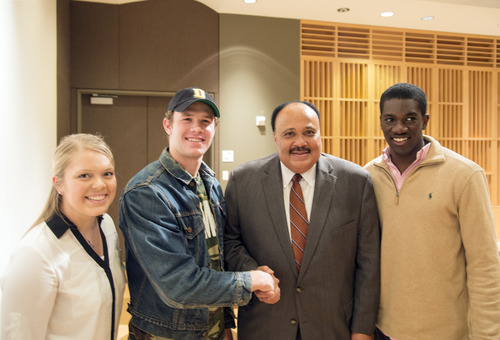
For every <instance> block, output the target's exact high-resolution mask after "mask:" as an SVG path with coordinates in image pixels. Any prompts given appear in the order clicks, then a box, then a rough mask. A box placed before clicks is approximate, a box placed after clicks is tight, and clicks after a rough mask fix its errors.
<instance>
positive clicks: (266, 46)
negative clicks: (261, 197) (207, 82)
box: [218, 14, 300, 188]
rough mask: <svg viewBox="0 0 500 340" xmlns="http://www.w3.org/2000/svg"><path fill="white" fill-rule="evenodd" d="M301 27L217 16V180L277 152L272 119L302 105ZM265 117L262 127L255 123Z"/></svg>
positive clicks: (284, 22) (288, 22) (295, 22)
mask: <svg viewBox="0 0 500 340" xmlns="http://www.w3.org/2000/svg"><path fill="white" fill-rule="evenodd" d="M299 34H300V22H299V21H298V20H291V19H277V18H267V17H256V16H243V15H230V14H222V15H220V86H219V88H220V98H219V103H220V109H221V124H220V126H219V133H220V135H219V136H220V152H221V153H222V151H223V150H232V151H234V162H222V157H220V159H221V162H220V163H219V165H220V171H219V173H218V177H219V179H220V182H221V184H222V186H223V187H224V188H225V185H226V183H227V181H225V180H223V179H222V172H223V171H228V172H229V173H230V171H231V170H233V169H234V168H235V167H237V166H238V165H240V164H243V163H245V162H247V161H250V160H253V159H257V158H260V157H264V156H266V155H268V154H271V153H274V152H275V147H274V139H273V133H272V130H271V113H272V111H273V109H274V108H275V107H276V106H278V105H279V104H281V103H283V102H287V101H291V100H299V99H300V83H299V81H300V55H299V52H300V39H299ZM257 116H265V117H266V124H265V127H257V125H256V117H257Z"/></svg>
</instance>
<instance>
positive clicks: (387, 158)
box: [382, 143, 431, 164]
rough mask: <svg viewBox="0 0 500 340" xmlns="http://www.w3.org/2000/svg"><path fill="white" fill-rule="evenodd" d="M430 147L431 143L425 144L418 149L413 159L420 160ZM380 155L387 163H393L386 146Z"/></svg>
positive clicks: (389, 149)
mask: <svg viewBox="0 0 500 340" xmlns="http://www.w3.org/2000/svg"><path fill="white" fill-rule="evenodd" d="M430 148H431V143H427V144H425V145H424V146H423V147H422V149H420V150H418V152H417V158H416V159H415V161H414V162H413V163H415V162H422V161H423V160H424V159H425V157H427V154H428V153H429V149H430ZM382 155H383V157H384V161H385V162H386V163H387V164H393V163H392V158H391V148H390V147H389V146H387V147H386V148H385V149H384V151H382Z"/></svg>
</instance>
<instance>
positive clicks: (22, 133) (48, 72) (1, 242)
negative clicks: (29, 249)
mask: <svg viewBox="0 0 500 340" xmlns="http://www.w3.org/2000/svg"><path fill="white" fill-rule="evenodd" d="M56 42H57V36H56V0H0V271H3V269H4V267H5V264H6V262H7V260H8V258H9V254H10V252H11V250H12V248H13V246H14V244H15V242H16V240H17V239H19V237H20V236H21V235H22V234H23V232H24V231H25V230H26V229H27V228H28V227H29V226H30V225H31V224H32V223H33V222H34V220H35V219H36V218H37V217H38V215H39V214H40V212H41V209H42V208H43V205H44V203H45V199H46V197H47V195H48V189H49V187H50V182H51V173H52V170H51V168H52V163H51V162H52V153H53V151H54V148H55V146H56V143H57V140H56V79H57V74H56V61H57V60H56V59H57V58H56Z"/></svg>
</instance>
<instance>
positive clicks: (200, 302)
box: [119, 149, 252, 339]
mask: <svg viewBox="0 0 500 340" xmlns="http://www.w3.org/2000/svg"><path fill="white" fill-rule="evenodd" d="M199 173H200V176H201V178H202V180H203V182H204V184H205V188H206V190H207V193H208V196H209V200H210V205H211V207H212V211H213V213H214V217H215V220H216V222H217V232H218V235H219V246H220V249H221V256H222V257H223V256H224V254H223V228H224V223H225V219H226V203H225V201H224V198H223V196H222V189H221V187H220V184H219V182H218V181H217V180H216V179H215V174H214V172H213V171H212V170H211V169H210V168H209V167H208V166H207V165H206V164H205V163H202V165H201V167H200V170H199ZM199 206H200V201H199V198H198V196H197V195H196V182H195V180H194V178H193V177H192V176H191V175H190V174H189V173H188V172H187V171H186V170H185V169H184V168H183V167H182V166H181V165H180V164H179V163H178V162H177V161H175V160H174V159H173V158H172V157H171V156H170V154H169V152H168V149H165V150H164V151H163V153H162V154H161V156H160V158H159V160H157V161H155V162H153V163H151V164H149V165H147V166H146V167H145V168H144V169H142V170H141V171H140V172H139V173H138V174H137V175H135V176H134V177H133V178H132V179H131V180H130V182H129V183H128V184H127V186H126V187H125V189H124V190H123V193H122V196H121V198H120V220H119V225H120V228H121V230H122V232H123V236H124V238H125V244H126V248H127V274H128V283H129V289H130V305H129V307H128V311H129V312H130V314H131V315H132V320H131V321H132V323H133V324H134V326H136V327H137V328H139V329H141V330H143V331H145V332H147V333H150V334H154V335H157V336H162V337H168V338H174V339H180V338H182V339H201V338H205V337H206V335H207V332H208V315H209V310H208V307H230V306H236V305H244V304H247V303H248V302H249V300H250V298H251V295H252V293H251V279H250V274H249V273H248V272H236V273H234V272H218V271H215V270H212V269H210V268H209V262H210V258H209V254H208V250H207V244H206V240H205V226H204V224H203V215H202V212H201V210H200V207H199ZM223 263H224V262H223Z"/></svg>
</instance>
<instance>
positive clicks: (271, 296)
mask: <svg viewBox="0 0 500 340" xmlns="http://www.w3.org/2000/svg"><path fill="white" fill-rule="evenodd" d="M257 270H261V271H263V272H265V273H268V274H270V275H271V276H272V278H273V280H274V291H273V292H263V291H261V290H257V291H255V292H254V293H255V296H257V298H258V299H259V300H260V301H261V302H264V303H268V304H275V303H276V302H278V301H279V300H280V297H281V290H280V287H279V286H278V284H279V282H280V280H278V279H277V278H276V276H274V271H273V270H272V269H271V268H269V267H268V266H260V267H258V268H257Z"/></svg>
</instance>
